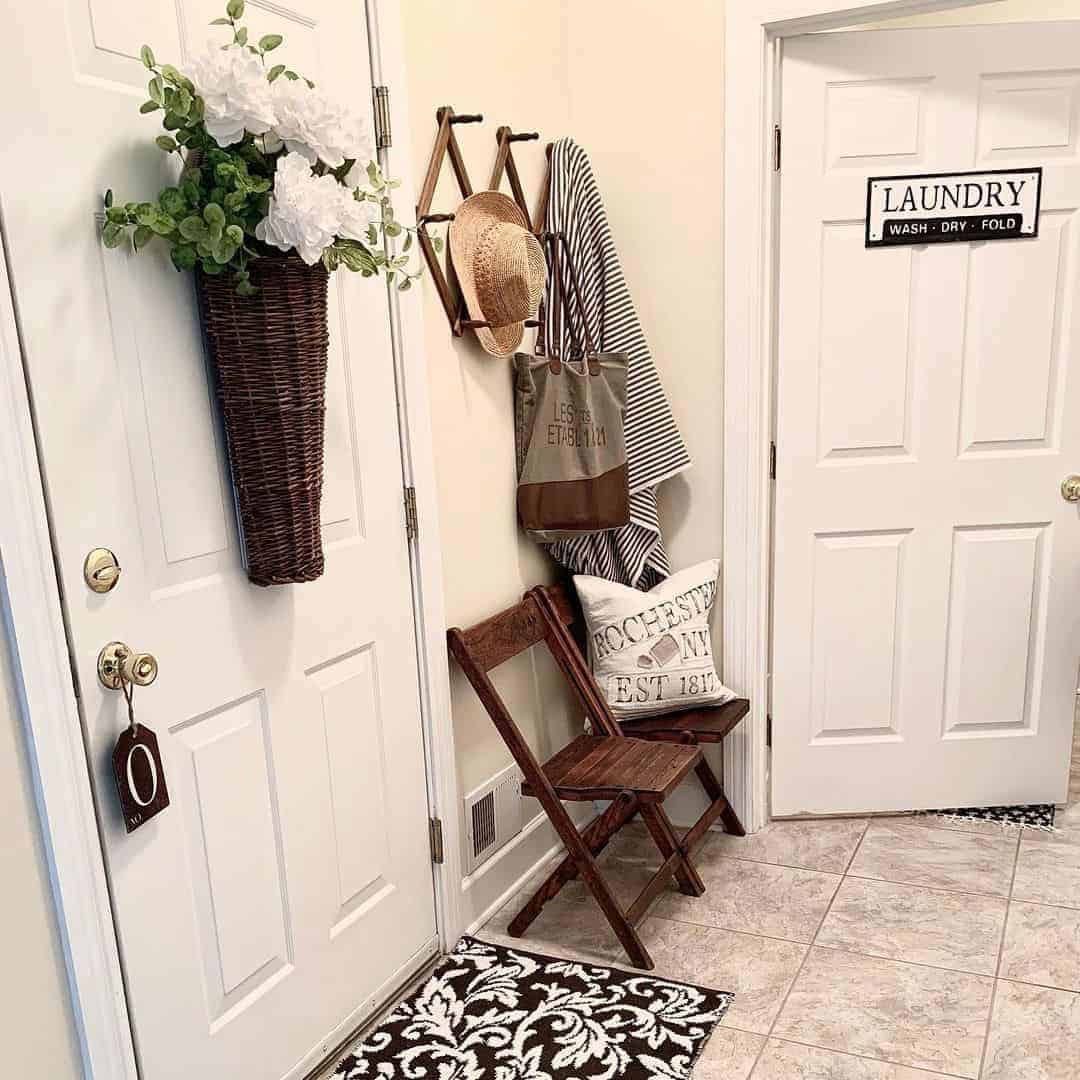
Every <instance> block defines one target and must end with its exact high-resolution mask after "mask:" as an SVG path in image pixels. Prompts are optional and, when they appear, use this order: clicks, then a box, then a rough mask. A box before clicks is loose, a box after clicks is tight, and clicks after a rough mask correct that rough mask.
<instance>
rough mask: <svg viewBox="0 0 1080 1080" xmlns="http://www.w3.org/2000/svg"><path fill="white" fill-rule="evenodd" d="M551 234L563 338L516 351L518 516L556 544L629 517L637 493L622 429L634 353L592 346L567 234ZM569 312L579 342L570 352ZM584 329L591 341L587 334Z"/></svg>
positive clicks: (555, 314) (553, 294)
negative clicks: (566, 280) (566, 284)
mask: <svg viewBox="0 0 1080 1080" xmlns="http://www.w3.org/2000/svg"><path fill="white" fill-rule="evenodd" d="M545 239H546V240H547V243H548V245H549V246H550V248H551V250H550V256H549V263H550V265H551V266H552V288H551V290H550V296H549V297H548V299H547V301H546V302H547V303H549V304H552V305H554V306H553V308H552V323H553V328H554V340H553V341H552V342H550V343H549V344H548V347H547V348H546V349H545V343H544V337H543V330H542V329H541V331H540V333H538V334H537V339H536V353H535V354H530V353H517V354H516V355H515V357H514V368H515V395H514V402H515V441H516V446H517V466H518V489H517V507H518V516H519V517H520V518H521V524H522V525H523V526H524V527H525V529H526V530H527V531H528V532H529V534H530V535H531V536H532V537H533V539H534V540H537V541H539V542H540V543H551V542H553V541H555V540H564V539H568V538H572V537H575V536H580V535H582V534H583V533H593V532H601V531H603V530H604V529H618V528H621V527H622V526H624V525H626V524H627V523H628V522H629V521H630V494H629V487H628V479H627V469H626V442H625V437H624V429H623V421H624V416H625V413H626V368H627V357H626V354H625V353H600V352H597V350H596V349H595V348H594V347H593V344H592V340H591V338H590V336H589V331H588V327H587V326H586V325H585V320H584V318H583V317H582V319H581V320H580V323H578V322H577V321H576V320H575V319H574V318H573V314H572V312H570V310H569V308H568V307H567V306H566V302H567V301H568V300H569V299H570V293H569V292H568V291H567V290H565V289H564V288H563V281H562V275H563V271H562V268H561V262H562V260H561V259H560V254H563V255H564V256H565V257H566V267H567V273H568V276H569V277H570V282H571V292H572V293H573V296H574V298H575V300H576V301H577V303H578V307H579V309H580V308H581V296H580V292H579V291H578V287H577V279H576V277H575V276H574V271H573V267H572V266H571V265H570V263H569V249H568V247H567V244H566V239H565V237H562V236H561V234H560V235H558V236H554V237H551V236H549V237H546V238H545ZM560 244H561V248H562V250H561V252H560V250H559V248H560ZM583 314H584V312H583V309H582V315H583ZM564 318H565V322H566V327H567V329H568V331H569V334H568V336H569V338H570V342H571V349H570V355H569V356H567V357H564V356H563V355H562V332H561V331H562V325H563V319H564ZM540 324H541V327H543V325H544V319H543V317H541V319H540ZM578 328H580V330H581V336H582V337H583V338H584V341H579V340H578V334H577V330H578ZM582 346H584V347H582Z"/></svg>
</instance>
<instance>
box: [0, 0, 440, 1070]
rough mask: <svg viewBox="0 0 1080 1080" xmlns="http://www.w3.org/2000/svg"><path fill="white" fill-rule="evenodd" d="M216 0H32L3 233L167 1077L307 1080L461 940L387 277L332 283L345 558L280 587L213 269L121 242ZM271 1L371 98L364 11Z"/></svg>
mask: <svg viewBox="0 0 1080 1080" xmlns="http://www.w3.org/2000/svg"><path fill="white" fill-rule="evenodd" d="M217 6H218V5H217V4H216V3H214V2H212V0H192V2H190V3H185V4H182V5H177V6H175V7H174V6H173V5H167V4H160V3H153V4H150V5H147V6H144V7H142V8H140V9H139V10H138V12H134V13H133V12H132V11H130V10H128V9H123V10H121V8H120V7H119V6H118V5H116V4H115V3H113V2H110V0H92V2H91V3H90V4H88V5H78V4H74V3H65V2H63V0H46V2H45V3H41V4H37V5H35V6H33V7H32V8H27V9H26V10H25V11H24V12H21V14H20V19H19V24H18V26H17V28H15V33H16V35H17V37H13V39H12V43H13V45H14V46H15V47H14V48H13V49H12V53H13V56H12V60H11V63H10V64H9V65H8V67H7V69H6V73H5V76H4V78H5V80H6V89H7V90H8V92H9V96H10V99H11V100H19V101H20V102H21V103H22V107H21V109H20V111H19V112H18V113H16V114H13V116H14V122H13V123H12V125H11V126H9V131H8V136H9V137H8V139H7V140H6V142H5V145H4V147H3V149H2V151H0V153H3V155H4V169H3V174H2V175H3V180H2V181H0V184H2V198H3V205H4V211H5V230H6V238H7V242H8V245H9V256H10V259H11V268H12V275H13V278H14V288H15V294H16V298H17V302H18V308H19V317H20V326H21V330H22V335H23V346H24V350H25V354H26V362H27V366H28V370H29V373H30V378H31V384H32V391H33V395H34V401H35V408H36V414H37V422H38V430H39V435H40V441H41V450H42V456H43V461H44V467H45V482H46V485H47V490H48V496H49V501H50V507H51V511H52V519H53V526H54V541H55V544H56V549H57V554H58V562H59V570H60V575H61V582H62V588H63V592H64V596H65V603H66V614H67V619H68V624H69V629H70V633H71V638H72V651H73V656H74V667H75V669H76V672H77V676H78V679H79V682H80V686H81V696H82V706H83V714H84V721H85V725H86V735H87V742H88V752H89V757H90V761H91V768H92V773H93V779H94V783H95V788H96V801H97V805H98V808H99V813H100V815H101V830H102V835H103V846H104V848H105V851H106V856H107V863H108V869H109V876H110V884H111V890H112V896H113V902H114V910H115V917H116V922H117V928H118V936H119V941H120V945H121V950H122V956H123V961H124V967H125V976H126V981H127V988H128V995H129V1007H130V1010H131V1014H132V1018H133V1024H134V1032H135V1038H136V1044H137V1048H138V1053H139V1058H140V1064H141V1067H142V1071H143V1074H144V1075H145V1076H146V1077H148V1078H152V1080H166V1078H168V1077H171V1076H190V1075H199V1076H204V1077H207V1078H213V1077H224V1076H235V1075H253V1076H255V1075H257V1076H260V1077H262V1076H266V1077H283V1076H286V1075H293V1074H295V1073H299V1072H302V1071H303V1069H304V1068H305V1067H306V1065H307V1064H309V1063H311V1062H312V1061H313V1060H314V1058H317V1057H318V1056H319V1053H320V1051H321V1050H323V1049H328V1048H329V1044H330V1043H331V1042H332V1040H333V1039H334V1038H335V1037H340V1036H341V1035H344V1034H345V1033H346V1031H347V1029H348V1027H349V1025H350V1024H351V1023H353V1022H355V1020H356V1019H357V1018H358V1017H359V1016H361V1015H362V1014H363V1013H364V1011H365V1010H366V1009H368V1008H369V1007H370V1005H371V1003H372V996H373V995H374V994H375V993H376V992H377V991H378V990H379V989H380V987H381V986H382V985H383V984H384V983H385V982H386V981H387V980H389V979H391V978H392V977H393V976H394V974H395V972H397V971H399V970H400V969H401V968H402V967H404V966H405V965H406V964H407V963H408V962H409V961H410V960H412V959H414V958H415V957H416V956H417V955H418V954H426V953H432V952H434V950H435V947H436V938H435V923H434V905H433V896H432V881H431V867H430V859H429V853H428V843H427V816H428V811H427V803H426V794H425V776H424V756H423V745H422V731H421V724H420V715H419V702H418V689H417V671H416V654H415V641H414V634H413V623H412V610H411V597H410V584H409V564H408V550H407V546H406V539H405V535H404V530H403V527H402V516H401V459H400V449H399V444H398V431H397V426H396V425H397V414H396V408H395V395H394V384H393V366H392V360H391V352H390V332H389V321H388V318H387V309H386V294H385V291H384V290H383V289H382V288H381V287H380V286H379V285H377V284H375V283H372V282H364V281H361V280H360V279H358V278H351V277H346V276H339V277H337V278H335V279H333V280H332V283H331V357H330V379H329V387H328V391H329V393H328V398H329V406H328V417H327V455H326V459H327V475H326V489H325V494H324V540H325V544H326V548H327V573H326V576H325V577H324V578H323V579H322V580H321V581H319V582H316V583H312V584H309V585H304V586H297V587H288V588H283V589H274V590H260V589H256V588H255V587H254V586H251V585H249V584H248V583H247V582H246V579H245V578H244V576H243V573H242V571H241V569H240V565H239V564H240V558H239V553H238V550H237V539H236V529H235V524H234V521H233V517H232V510H231V495H230V492H229V490H228V486H227V482H226V475H225V469H224V465H223V461H222V456H221V440H220V436H219V434H218V432H217V431H216V429H215V425H214V421H213V411H212V409H211V406H210V395H209V390H208V384H207V377H206V373H205V370H204V368H203V366H202V365H203V359H202V357H203V352H202V347H201V341H200V338H199V329H198V324H197V320H196V317H195V313H194V300H193V293H192V288H191V282H190V279H188V278H183V277H178V276H177V275H176V274H175V273H174V272H173V271H172V269H171V268H170V266H169V265H168V260H167V256H166V255H165V253H164V251H158V252H150V251H148V252H144V253H141V254H140V255H139V256H138V257H135V256H133V255H129V254H122V253H120V252H107V251H105V250H104V249H103V248H102V247H101V245H100V242H99V239H98V235H97V234H98V228H97V220H96V216H95V215H96V213H97V212H98V211H99V210H100V205H101V202H100V200H101V195H102V193H103V192H104V190H105V188H106V187H113V188H114V189H115V190H116V191H117V194H118V196H119V197H120V198H136V199H139V198H145V197H148V196H152V195H153V194H155V193H156V191H157V190H158V189H159V188H160V187H162V186H164V185H165V184H166V183H167V182H169V179H170V177H169V174H168V171H167V166H166V163H165V160H164V157H165V156H164V155H163V154H161V153H160V152H159V151H157V150H156V149H155V148H154V147H153V145H152V142H151V139H152V136H153V134H154V133H155V131H154V123H155V122H154V120H153V119H152V118H146V117H140V116H139V114H138V111H137V110H138V105H139V102H140V101H141V100H143V99H144V97H145V86H144V84H145V74H146V73H145V71H144V70H143V69H142V67H141V65H140V64H139V62H138V60H137V56H138V48H139V45H141V44H142V43H143V42H144V41H149V42H151V43H152V44H153V45H154V47H155V49H156V51H157V52H158V55H159V56H160V57H162V58H163V59H164V58H167V59H170V60H176V59H178V58H182V57H183V56H184V55H187V53H188V51H189V49H191V48H198V47H201V44H202V42H203V40H204V39H206V38H207V37H209V36H210V35H211V34H212V33H213V31H211V30H210V29H209V27H208V26H207V24H208V23H209V21H210V19H211V18H213V17H215V16H216V15H218V14H219V12H218V11H217ZM178 13H179V14H178ZM247 21H248V23H249V24H250V25H251V28H252V32H253V33H263V32H267V31H268V30H270V29H273V30H278V31H281V32H283V33H285V35H286V45H285V46H284V47H283V52H284V53H286V55H287V56H288V57H289V60H290V62H291V63H292V64H294V66H296V67H298V68H299V69H301V70H304V71H305V72H306V73H309V74H310V75H311V76H312V77H313V78H315V79H316V80H317V81H318V82H319V83H320V84H321V85H323V86H325V88H326V89H327V90H328V91H329V92H331V93H332V94H335V95H337V96H340V97H342V98H344V99H345V100H347V101H349V102H350V104H351V105H352V106H353V107H354V108H357V109H359V110H364V111H366V112H368V113H370V83H371V80H370V74H369V71H370V68H369V63H368V52H367V36H366V29H365V22H364V12H363V9H362V8H360V9H356V8H355V5H346V4H344V3H343V2H341V0H305V2H303V3H297V4H296V5H294V6H293V7H291V8H282V7H279V6H277V5H275V6H274V8H273V10H272V11H271V10H270V9H269V8H267V9H266V10H261V9H260V8H258V7H256V6H255V4H252V5H250V6H249V12H248V18H247ZM65 35H66V36H67V38H68V40H65ZM69 43H70V50H69V49H68V44H69ZM98 545H105V546H109V547H112V548H113V549H114V550H116V551H117V553H118V555H119V557H120V561H121V563H122V565H123V575H122V578H121V581H120V584H119V585H118V586H117V588H116V589H115V590H114V591H113V592H112V593H110V594H108V595H106V596H96V595H94V594H92V593H90V592H89V591H88V590H87V588H86V586H85V584H84V583H83V582H82V578H81V564H82V559H83V557H84V555H85V554H86V552H87V551H88V550H90V548H92V547H95V546H98ZM115 638H119V639H121V640H124V641H127V642H128V643H129V644H131V645H132V646H133V647H135V648H137V649H144V650H148V651H151V652H153V653H154V654H155V655H156V656H157V657H158V659H159V661H160V663H161V675H160V677H159V679H158V681H157V683H156V684H155V685H154V686H153V687H151V688H148V689H146V690H141V691H138V692H137V694H136V699H135V704H136V713H137V716H138V717H139V719H140V720H141V721H143V722H145V723H146V724H148V725H149V726H151V727H152V728H153V729H154V730H155V731H156V733H157V734H158V737H159V739H160V740H161V744H162V751H163V754H164V757H165V766H166V775H167V779H168V783H169V787H170V794H171V796H172V801H173V805H172V806H170V807H169V808H168V809H167V810H166V811H165V812H164V813H163V814H161V815H160V816H159V817H158V818H157V819H155V820H154V821H152V822H151V823H149V824H147V825H146V826H144V827H143V828H142V829H140V830H139V831H138V832H136V833H134V834H132V835H131V836H128V835H126V834H125V832H124V829H123V824H122V822H121V821H120V820H119V815H118V814H117V812H116V800H115V792H114V791H113V790H112V789H111V776H110V773H109V770H108V764H107V762H108V756H109V753H110V751H111V747H112V744H113V742H114V740H115V738H116V735H117V734H118V732H119V730H120V729H121V727H122V724H123V722H124V720H123V716H122V712H123V710H122V702H121V700H120V699H119V696H118V695H116V694H113V693H110V692H107V691H104V690H102V689H101V688H100V687H99V685H98V683H97V681H96V675H95V662H96V656H97V652H98V650H99V649H100V647H101V646H102V645H103V644H105V643H106V642H107V641H109V640H112V639H115Z"/></svg>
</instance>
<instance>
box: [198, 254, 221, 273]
mask: <svg viewBox="0 0 1080 1080" xmlns="http://www.w3.org/2000/svg"><path fill="white" fill-rule="evenodd" d="M224 269H225V267H224V266H222V265H221V264H220V263H216V262H214V260H213V258H211V257H210V256H209V255H207V256H204V257H203V261H202V270H203V273H204V274H210V275H211V276H216V275H217V274H220V273H222V271H224Z"/></svg>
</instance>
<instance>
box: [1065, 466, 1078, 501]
mask: <svg viewBox="0 0 1080 1080" xmlns="http://www.w3.org/2000/svg"><path fill="white" fill-rule="evenodd" d="M1061 497H1062V498H1063V499H1064V500H1065V501H1066V502H1080V476H1077V475H1076V473H1073V474H1072V476H1066V477H1065V479H1064V480H1062V481H1061Z"/></svg>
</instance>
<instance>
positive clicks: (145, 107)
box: [139, 101, 161, 115]
mask: <svg viewBox="0 0 1080 1080" xmlns="http://www.w3.org/2000/svg"><path fill="white" fill-rule="evenodd" d="M160 108H161V106H160V105H159V104H158V103H157V102H156V101H144V102H143V103H142V104H141V105H140V106H139V112H141V113H142V114H143V115H145V114H146V113H152V112H156V111H157V110H158V109H160Z"/></svg>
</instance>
